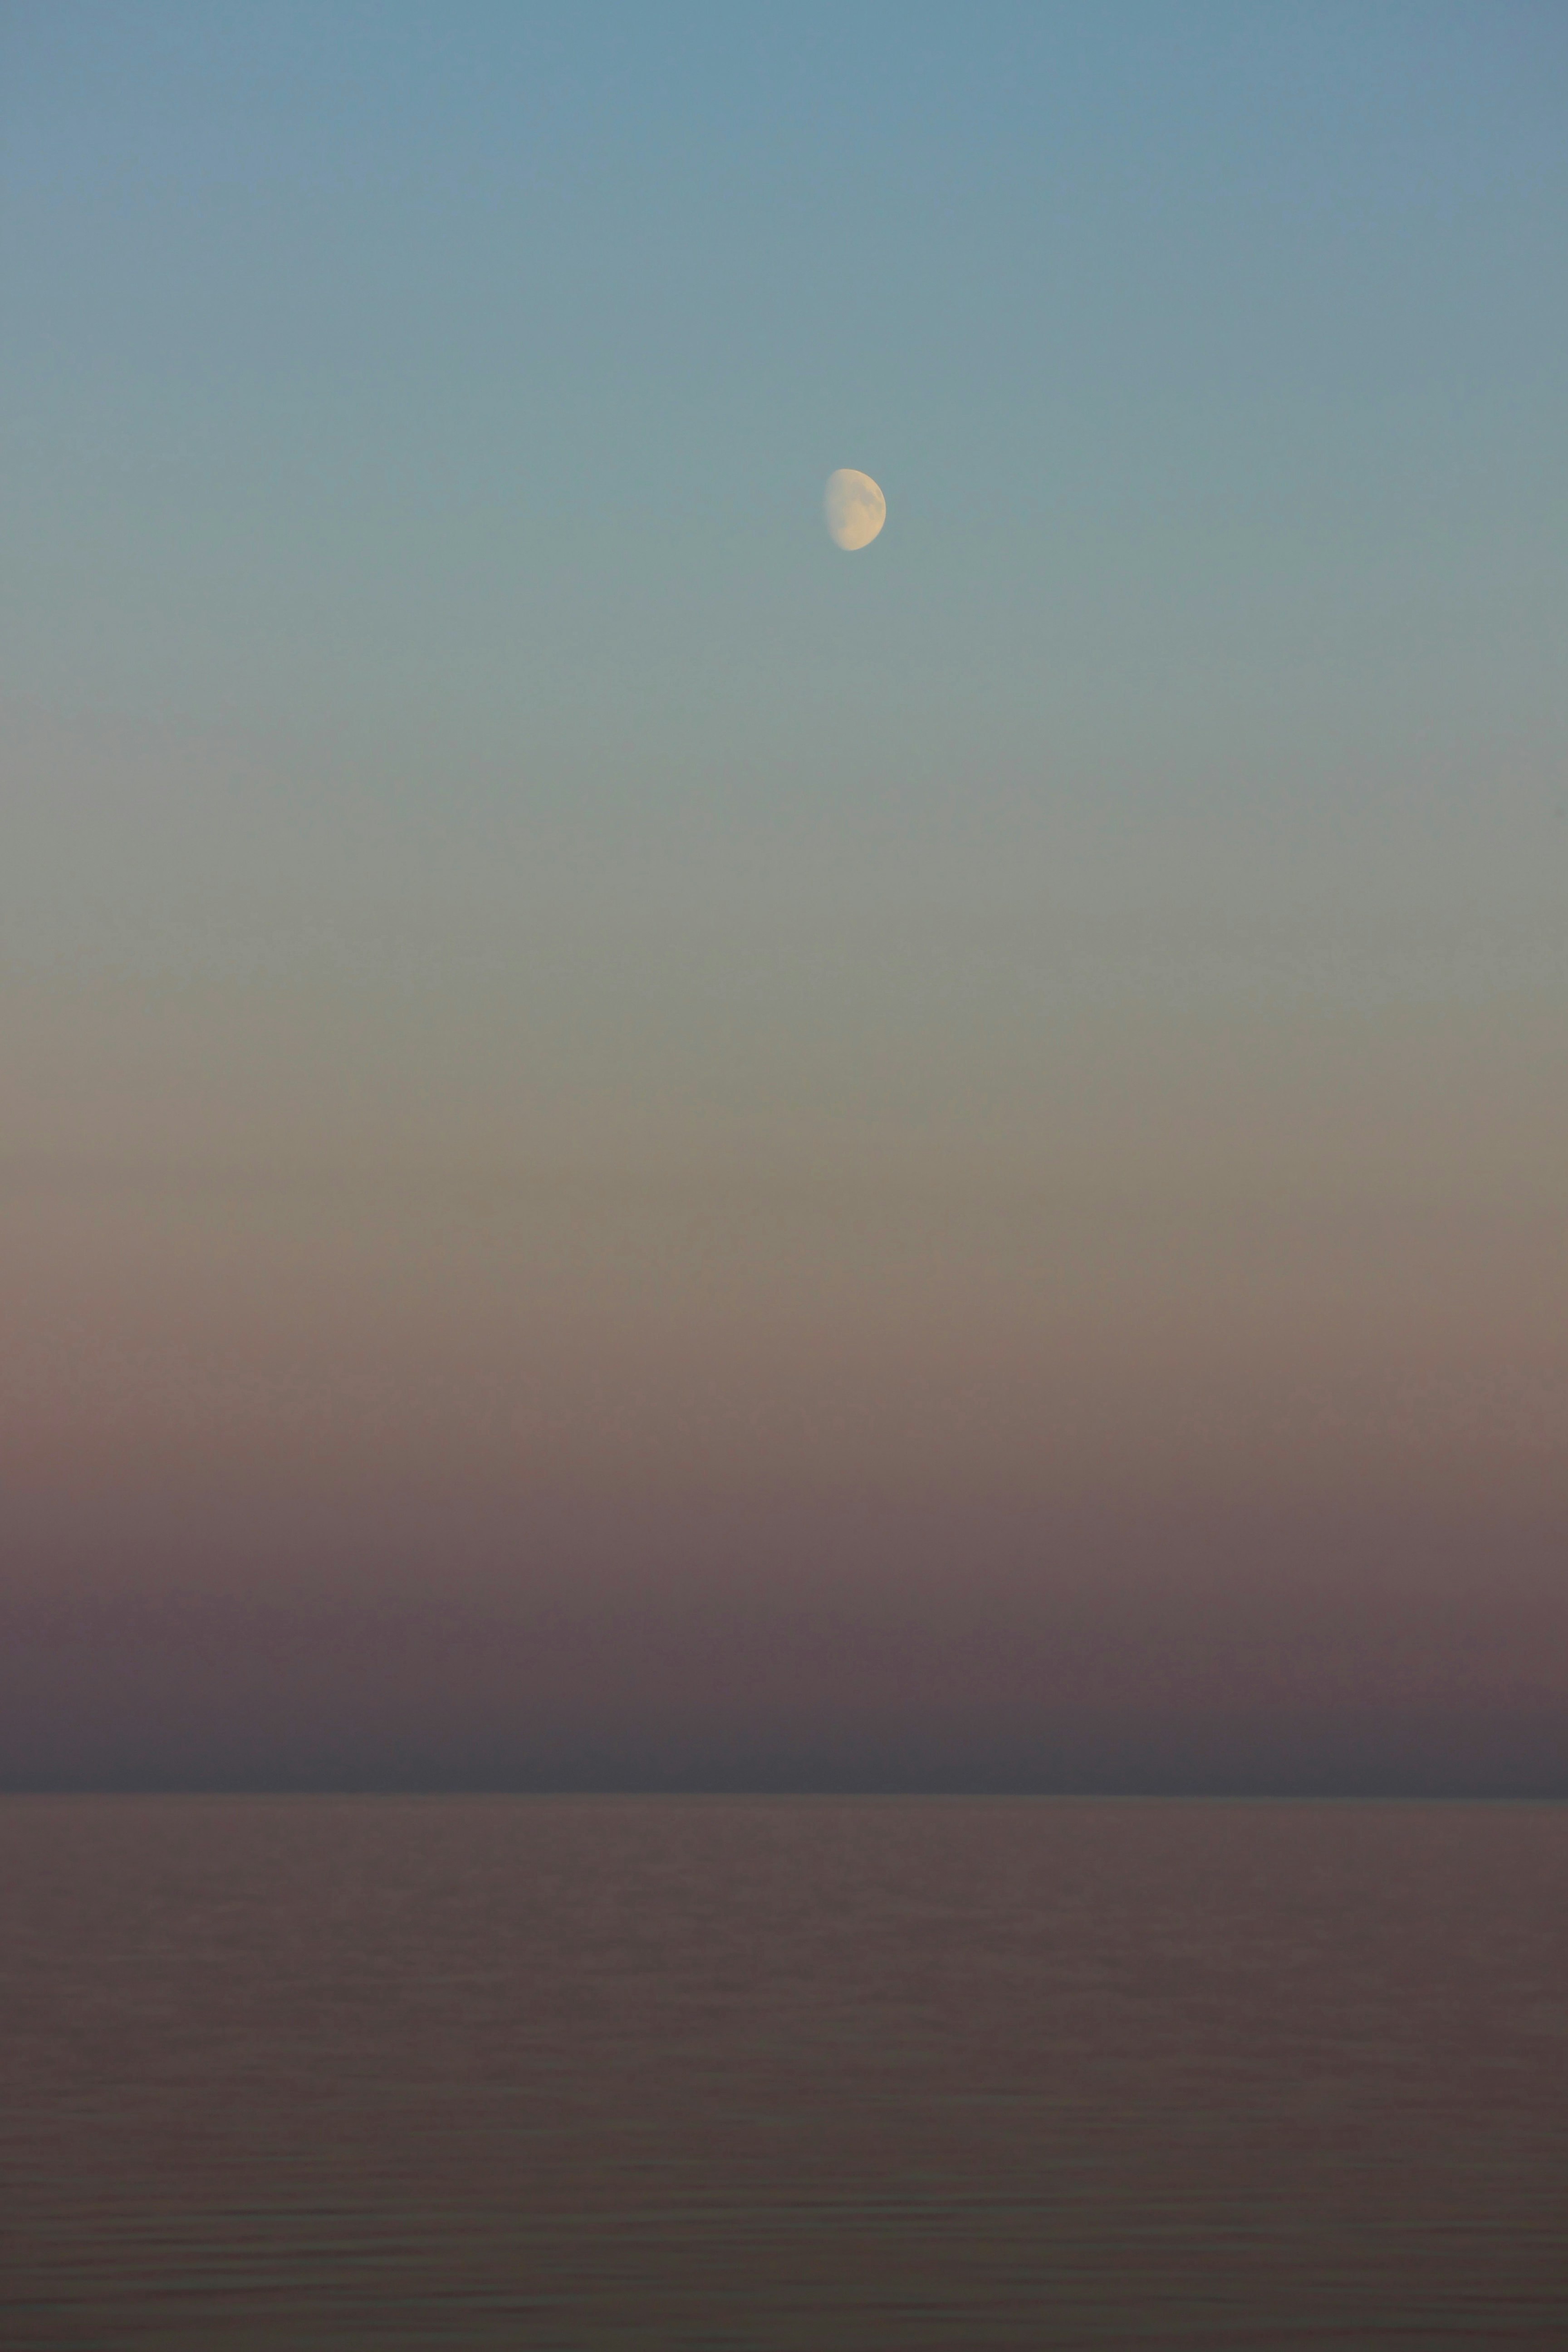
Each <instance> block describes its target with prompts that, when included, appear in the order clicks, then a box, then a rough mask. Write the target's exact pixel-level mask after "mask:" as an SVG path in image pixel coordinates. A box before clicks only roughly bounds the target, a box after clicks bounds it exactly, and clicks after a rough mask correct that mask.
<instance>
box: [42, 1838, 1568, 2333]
mask: <svg viewBox="0 0 1568 2352" xmlns="http://www.w3.org/2000/svg"><path fill="white" fill-rule="evenodd" d="M0 1904H3V1906H4V1913H3V1921H0V2231H3V2232H4V2245H3V2249H0V2255H3V2264H4V2267H3V2271H0V2280H3V2284H0V2346H4V2347H5V2352H26V2347H33V2346H38V2347H46V2346H47V2347H60V2346H70V2347H84V2352H85V2347H90V2352H120V2347H142V2346H160V2347H163V2346H168V2347H188V2352H228V2347H247V2352H262V2347H266V2352H273V2347H277V2348H278V2352H310V2347H330V2346H339V2345H342V2346H360V2345H367V2346H387V2347H397V2346H405V2345H428V2346H433V2347H468V2346H487V2347H488V2346H501V2345H506V2346H510V2347H562V2352H569V2347H584V2352H587V2347H595V2352H596V2347H606V2352H607V2347H628V2352H629V2347H639V2352H640V2347H681V2352H687V2348H688V2347H689V2352H700V2347H732V2348H733V2352H752V2347H754V2352H775V2347H776V2352H786V2347H787V2352H807V2347H810V2352H838V2347H843V2352H861V2347H879V2352H917V2347H933V2346H942V2347H962V2352H984V2347H990V2346H999V2345H1006V2346H1043V2347H1054V2346H1079V2345H1081V2346H1086V2347H1088V2346H1100V2345H1128V2346H1173V2347H1174V2346H1192V2347H1232V2346H1234V2347H1248V2352H1251V2347H1271V2346H1281V2347H1286V2346H1289V2347H1318V2346H1322V2347H1329V2346H1332V2347H1336V2352H1344V2347H1355V2346H1362V2345H1366V2346H1372V2345H1377V2346H1394V2345H1397V2346H1399V2347H1403V2352H1420V2347H1450V2346H1453V2347H1458V2346H1467V2347H1478V2346H1493V2345H1506V2346H1516V2345H1531V2346H1540V2347H1552V2352H1563V2347H1564V2346H1568V1807H1561V1806H1559V1807H1549V1806H1541V1807H1531V1806H1523V1805H1520V1806H1509V1805H1487V1806H1481V1805H1477V1806H1464V1805H1425V1806H1424V1805H1407V1806H1401V1805H1375V1804H1352V1805H1308V1804H1258V1805H1246V1804H1194V1803H1176V1802H1170V1803H1147V1804H1145V1803H1058V1802H1045V1801H666V1800H646V1801H608V1800H576V1801H539V1800H526V1799H522V1800H514V1799H504V1798H497V1799H479V1800H472V1801H468V1800H457V1801H448V1800H388V1801H382V1800H378V1799H344V1800H335V1799H332V1800H329V1799H313V1798H298V1799H282V1800H277V1801H273V1800H248V1799H214V1800H184V1799H153V1800H141V1799H123V1800H118V1801H116V1800H98V1799H61V1800H56V1799H22V1800H15V1801H8V1802H6V1803H5V1804H3V1805H0Z"/></svg>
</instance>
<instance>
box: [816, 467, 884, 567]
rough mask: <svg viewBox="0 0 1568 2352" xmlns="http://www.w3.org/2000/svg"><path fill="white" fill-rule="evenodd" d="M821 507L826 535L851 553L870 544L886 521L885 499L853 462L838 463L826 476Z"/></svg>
mask: <svg viewBox="0 0 1568 2352" xmlns="http://www.w3.org/2000/svg"><path fill="white" fill-rule="evenodd" d="M822 511H823V513H824V514H825V515H826V518H827V533H828V537H829V538H830V539H831V540H832V541H834V543H835V544H836V545H837V546H838V547H842V548H844V549H846V550H847V551H848V553H849V554H851V555H853V554H854V552H855V550H856V549H857V548H858V547H869V546H870V544H871V541H873V540H874V539H875V538H876V536H877V533H878V532H879V530H881V528H882V525H883V524H884V523H885V522H886V521H887V520H888V501H887V499H885V498H884V497H883V496H882V493H881V491H880V490H879V488H877V485H876V483H875V482H874V481H873V480H872V479H871V477H870V475H869V474H858V473H857V472H856V471H855V468H854V467H853V466H840V467H839V468H838V471H837V473H836V474H829V476H828V477H827V496H826V498H825V499H823V501H822Z"/></svg>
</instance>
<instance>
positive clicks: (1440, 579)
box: [0, 0, 1568, 1795]
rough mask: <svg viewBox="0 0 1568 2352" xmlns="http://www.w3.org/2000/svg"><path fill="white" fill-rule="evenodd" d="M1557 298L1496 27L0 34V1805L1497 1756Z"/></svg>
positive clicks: (1549, 1777)
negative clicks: (869, 518)
mask: <svg viewBox="0 0 1568 2352" xmlns="http://www.w3.org/2000/svg"><path fill="white" fill-rule="evenodd" d="M1565 251H1568V19H1565V18H1564V16H1563V12H1562V11H1561V9H1560V8H1558V7H1557V6H1555V5H1546V0H1540V5H1537V0H1484V5H1482V0H1476V4H1475V5H1468V0H1467V5H1449V0H1422V5H1413V4H1412V5H1405V0H1384V5H1379V6H1378V7H1376V8H1375V9H1372V8H1368V7H1367V6H1366V5H1364V0H1354V5H1337V0H1306V5H1301V6H1298V7H1292V8H1289V9H1283V8H1270V9H1260V8H1258V7H1256V6H1255V5H1251V0H1246V5H1242V0H1237V5H1221V0H1192V4H1191V5H1185V6H1184V7H1182V8H1180V9H1176V8H1173V7H1171V6H1169V5H1163V0H1162V4H1161V5H1143V4H1142V0H1119V5H1117V6H1115V7H1113V8H1106V7H1101V6H1097V5H1088V0H1080V5H1061V6H1052V5H1027V6H1014V5H1006V0H994V5H984V6H982V7H980V8H978V9H962V10H961V9H959V8H957V7H955V6H948V5H942V6H933V5H915V4H914V0H900V5H898V6H892V5H879V0H865V5H839V6H836V7H833V8H825V7H817V6H810V5H795V6H792V7H790V8H788V9H762V8H737V7H734V6H732V5H725V6H692V5H669V6H664V7H660V8H658V9H650V8H647V7H643V6H640V5H639V6H631V5H614V6H605V5H592V0H574V5H571V6H570V7H542V6H531V5H521V0H512V4H511V5H500V0H442V5H439V6H437V5H424V0H419V4H418V5H416V0H377V5H356V0H309V5H305V4H304V0H298V5H296V0H250V4H249V5H247V0H235V5H227V6H225V7H223V8H219V9H215V8H212V7H210V6H208V5H198V0H189V5H184V0H141V5H87V0H47V5H46V0H0V434H3V460H0V498H3V501H4V506H3V513H0V595H3V598H4V626H3V629H0V694H3V704H0V770H3V782H0V1328H3V1330H4V1335H5V1336H4V1342H3V1348H0V1784H3V1785H5V1786H7V1787H13V1788H17V1789H31V1788H40V1789H42V1788H60V1789H68V1788H89V1787H91V1788H148V1789H153V1788H209V1787H210V1788H250V1787H254V1788H430V1789H442V1788H492V1787H493V1788H516V1789H563V1788H583V1789H595V1788H637V1789H645V1788H646V1789H672V1790H675V1789H679V1790H708V1789H714V1790H718V1789H750V1788H757V1789H787V1788H800V1789H837V1788H844V1789H888V1790H927V1789H931V1790H942V1789H953V1790H959V1789H963V1790H972V1789H973V1790H984V1789H998V1790H1003V1789H1006V1790H1015V1789H1016V1790H1081V1791H1103V1792H1107V1793H1114V1792H1117V1791H1123V1790H1171V1791H1207V1792H1214V1793H1224V1792H1260V1793H1268V1792H1278V1793H1309V1792H1312V1791H1321V1792H1326V1793H1335V1794H1350V1793H1355V1792H1358V1791H1364V1792H1383V1793H1404V1794H1410V1795H1421V1794H1442V1793H1464V1792H1469V1793H1478V1794H1506V1793H1521V1794H1548V1793H1556V1794H1568V657H1565V654H1568V467H1565V462H1564V461H1565V457H1568V310H1565V308H1564V305H1563V300H1562V299H1561V297H1562V286H1563V254H1564V252H1565ZM836 467H857V468H859V469H861V470H863V471H864V472H866V473H868V474H870V475H871V476H872V477H874V478H875V479H876V481H877V482H878V483H879V485H880V486H881V488H882V489H883V491H884V492H885V494H886V498H887V502H888V517H887V524H886V528H885V529H884V530H883V531H882V533H881V535H880V537H879V539H878V540H877V541H875V542H874V543H873V544H872V545H871V546H869V547H868V548H866V549H865V550H863V551H860V552H858V553H856V554H852V555H847V554H845V553H843V552H841V551H839V550H838V549H837V548H836V547H835V546H834V545H833V543H832V541H830V540H829V539H828V537H827V535H826V530H825V529H824V524H823V515H822V496H823V487H824V484H825V482H826V478H827V476H828V474H829V473H830V472H831V471H833V470H834V469H835V468H836Z"/></svg>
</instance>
